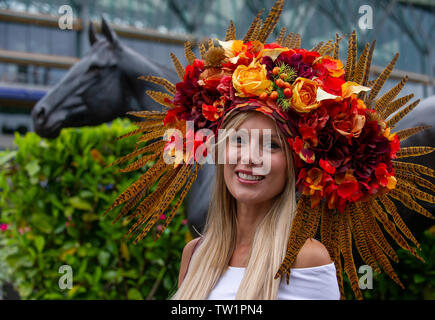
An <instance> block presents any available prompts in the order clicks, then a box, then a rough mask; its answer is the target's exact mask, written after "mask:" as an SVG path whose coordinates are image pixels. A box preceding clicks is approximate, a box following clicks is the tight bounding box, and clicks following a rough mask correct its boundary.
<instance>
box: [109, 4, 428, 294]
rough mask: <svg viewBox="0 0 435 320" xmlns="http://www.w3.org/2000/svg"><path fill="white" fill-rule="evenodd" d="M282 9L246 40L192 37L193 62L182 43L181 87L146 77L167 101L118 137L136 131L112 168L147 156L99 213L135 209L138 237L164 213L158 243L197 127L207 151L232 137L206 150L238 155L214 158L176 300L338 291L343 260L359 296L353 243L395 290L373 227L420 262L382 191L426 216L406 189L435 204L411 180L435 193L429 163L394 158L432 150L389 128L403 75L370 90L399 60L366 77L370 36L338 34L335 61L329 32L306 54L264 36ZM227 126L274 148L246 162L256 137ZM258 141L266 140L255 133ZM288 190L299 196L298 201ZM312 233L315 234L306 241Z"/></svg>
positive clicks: (391, 255)
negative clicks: (342, 53)
mask: <svg viewBox="0 0 435 320" xmlns="http://www.w3.org/2000/svg"><path fill="white" fill-rule="evenodd" d="M283 6H284V1H283V0H278V1H277V2H276V4H275V5H274V7H273V8H272V10H271V11H270V13H269V15H268V16H267V18H266V19H265V20H264V23H263V20H261V18H260V16H261V12H260V13H259V15H258V16H257V17H256V18H255V19H254V21H253V23H252V24H251V27H250V28H249V30H248V32H247V33H246V35H245V37H244V38H243V40H237V38H236V31H235V28H234V24H233V23H232V22H231V23H230V26H229V28H228V30H227V34H226V37H225V38H226V39H225V41H219V42H218V44H219V45H215V42H214V41H212V40H210V41H209V43H208V45H207V47H208V49H206V47H205V45H204V44H199V49H200V53H201V59H197V58H196V56H195V55H194V53H193V52H192V50H191V47H190V43H186V45H185V57H186V60H187V61H188V62H189V63H188V65H187V66H186V67H185V68H183V66H182V64H181V63H180V61H179V60H178V58H177V57H175V56H174V55H171V58H172V60H173V62H174V66H175V69H176V72H177V74H178V76H179V78H180V82H179V83H177V84H172V83H170V82H169V81H168V80H166V79H163V78H158V77H152V76H148V77H144V79H145V80H148V81H150V82H152V83H155V84H159V85H161V86H162V87H163V88H165V90H166V91H167V92H169V94H168V93H162V92H157V91H149V92H147V93H148V94H149V95H150V96H151V97H152V98H153V99H154V100H156V101H158V102H160V103H161V104H162V105H164V106H166V107H167V108H168V110H166V111H163V112H147V111H141V112H132V113H131V114H133V115H136V116H138V117H142V118H145V120H146V121H145V122H143V123H138V129H136V130H134V131H132V132H130V133H127V134H125V135H124V136H123V137H129V136H131V135H136V134H141V137H140V138H139V139H138V141H137V147H136V149H135V150H134V151H133V152H131V153H130V154H129V155H126V156H124V157H122V158H121V159H119V160H117V161H115V164H117V163H121V162H125V161H128V160H130V159H133V158H135V157H136V156H138V155H142V157H141V158H139V159H137V160H135V161H134V162H132V163H131V164H129V165H128V166H127V167H126V168H124V169H122V170H121V171H123V172H130V171H134V170H138V169H140V168H142V167H143V166H144V165H145V164H147V163H148V162H149V161H154V160H155V161H154V163H153V164H152V166H151V167H150V168H149V169H148V170H147V171H146V172H145V173H143V174H142V175H141V176H140V178H139V179H138V180H137V181H135V182H134V183H133V184H132V185H130V186H129V188H127V189H126V190H125V191H124V192H123V193H122V194H121V195H119V196H118V197H117V199H116V200H115V201H114V203H113V204H112V206H111V207H110V208H109V209H108V210H110V209H112V208H115V207H117V206H120V205H124V207H123V208H122V210H121V211H120V213H119V215H118V217H117V219H116V220H118V219H120V218H122V217H124V216H126V215H128V214H129V213H130V211H133V213H132V214H131V215H129V216H128V218H132V219H133V218H137V219H136V220H135V223H134V224H133V226H132V227H131V228H130V230H129V234H130V236H132V235H133V234H134V233H136V232H138V231H139V232H140V234H139V235H138V236H137V237H136V240H135V243H137V242H138V241H140V240H141V239H143V238H144V237H145V236H146V235H147V234H148V232H149V231H150V230H151V228H152V227H153V226H154V225H155V224H156V222H157V221H159V219H160V217H162V214H164V213H165V215H164V216H165V221H164V223H163V225H161V227H160V228H159V229H158V230H157V231H156V233H155V235H156V238H157V239H158V238H159V237H160V236H161V234H162V233H163V232H164V231H165V229H166V228H167V226H168V224H169V223H170V222H171V220H172V218H173V217H174V215H175V214H176V213H177V210H178V208H179V207H180V205H181V204H182V202H183V199H184V198H185V196H186V194H187V192H188V191H189V189H190V188H191V186H192V183H193V181H194V180H195V179H196V177H197V174H198V170H199V167H200V165H198V164H202V163H203V162H202V160H203V156H206V154H204V153H206V152H208V150H209V149H208V148H206V147H207V146H210V145H212V144H209V143H208V142H210V141H211V140H209V141H204V139H203V138H204V137H205V136H208V133H206V132H207V131H208V132H211V133H213V134H214V136H218V138H219V140H218V147H219V148H217V149H216V150H215V152H216V151H220V150H221V148H220V147H221V146H226V143H227V142H226V138H227V137H226V134H227V135H229V138H230V141H229V142H228V143H229V144H228V146H229V148H227V149H226V150H228V153H219V152H218V153H217V154H215V156H216V155H218V158H217V159H219V157H220V155H222V154H224V155H225V156H226V158H232V155H233V154H234V153H233V152H234V149H232V148H231V146H236V147H237V148H236V149H235V150H236V151H237V152H239V153H238V157H236V160H237V161H236V163H235V164H233V165H232V164H231V163H232V162H231V161H225V164H220V163H217V165H216V166H217V167H216V180H215V186H214V193H213V197H212V199H211V201H210V209H209V216H208V218H207V219H208V220H207V223H206V228H205V232H204V235H203V237H201V239H200V240H198V239H195V240H193V241H191V242H189V243H188V244H187V245H186V247H185V249H184V251H183V257H182V262H181V269H180V274H179V289H178V291H177V292H176V294H175V295H174V296H173V297H172V298H173V299H216V298H227V299H294V298H296V299H337V298H338V297H339V296H340V299H344V297H345V293H344V286H343V276H342V272H343V270H344V272H346V274H347V276H348V279H349V282H350V285H351V288H352V290H353V292H354V294H355V296H356V297H357V298H358V299H362V292H361V290H360V287H359V279H358V274H357V271H356V270H357V268H356V266H355V260H354V258H353V256H354V251H353V248H354V245H355V246H356V248H357V250H358V253H359V255H360V257H361V259H362V260H363V261H364V263H365V264H366V265H368V266H370V267H371V268H372V269H373V270H374V271H376V272H378V273H381V272H382V271H381V268H382V269H383V271H385V272H386V273H387V274H388V276H389V277H390V278H392V279H393V280H394V281H395V282H396V283H397V284H398V285H399V286H401V287H402V288H404V286H403V284H402V283H401V282H400V279H399V278H398V276H397V274H396V273H395V272H394V270H393V268H392V266H391V263H390V261H389V259H392V260H393V261H395V262H398V257H397V254H396V252H395V250H394V249H393V248H392V247H391V245H390V244H389V242H388V241H387V239H386V238H385V237H384V234H383V232H382V229H381V228H380V227H379V225H378V223H380V224H382V225H383V229H384V230H387V231H388V233H389V234H390V235H391V237H392V238H393V239H394V241H395V242H396V243H397V244H398V245H400V246H401V247H402V248H404V249H405V250H408V251H409V252H410V253H411V254H413V255H414V256H415V257H417V258H418V259H420V260H422V258H421V257H420V256H419V255H418V253H417V251H416V249H415V248H414V247H412V246H411V245H410V244H408V242H407V240H405V239H404V237H403V236H402V235H401V234H400V233H399V232H398V230H400V231H402V232H403V235H404V236H405V237H406V238H408V239H409V240H411V241H412V242H413V243H414V244H415V245H416V246H417V247H418V246H419V244H418V242H417V240H416V239H415V237H414V236H413V235H412V233H411V232H410V230H409V229H408V228H407V226H406V225H405V223H404V222H403V221H402V219H401V217H400V215H399V212H398V210H397V208H396V206H395V204H394V202H393V200H399V201H400V202H402V203H403V204H404V205H405V206H407V207H408V208H409V209H411V210H412V211H416V212H418V213H420V214H422V215H424V216H426V217H428V218H432V219H433V218H434V217H433V216H432V215H431V214H430V213H429V212H428V211H427V210H426V209H424V208H423V207H422V206H420V205H419V204H418V203H417V202H416V201H415V199H419V200H423V201H426V202H430V203H433V202H435V198H434V197H433V195H432V194H430V193H426V192H424V191H422V190H420V187H423V188H427V189H428V190H430V191H433V189H434V187H433V185H432V184H431V183H430V182H429V181H427V180H426V179H425V178H424V176H431V177H435V171H434V170H433V169H431V168H427V167H424V166H421V165H416V164H413V163H406V162H403V161H402V159H401V158H407V157H415V156H419V155H423V154H427V153H429V152H432V151H433V150H434V149H433V148H430V147H417V148H415V147H409V148H400V141H401V140H404V139H407V138H408V137H410V136H412V135H413V134H416V133H418V132H419V131H421V130H424V128H425V127H415V128H410V129H404V130H400V131H398V132H397V133H393V131H392V130H393V129H394V127H395V124H396V123H397V122H399V121H400V119H402V118H403V117H404V116H405V115H406V114H407V113H408V112H410V111H411V110H412V109H413V108H414V107H415V106H416V105H417V104H418V100H417V101H415V102H411V103H410V104H409V105H407V106H406V107H404V106H405V105H406V104H407V102H408V101H409V98H410V96H407V97H403V98H398V99H396V100H394V99H395V97H396V96H397V95H398V93H399V92H400V90H401V88H403V86H404V84H405V82H406V78H405V79H403V80H402V81H401V82H400V83H399V84H398V85H396V86H395V87H394V88H392V89H391V90H390V91H388V92H386V93H385V94H384V95H382V96H381V97H380V98H379V99H377V95H378V93H379V92H380V89H381V88H382V86H383V84H384V83H385V81H386V79H387V78H388V76H389V74H390V73H391V70H392V69H393V67H394V64H395V62H396V61H397V57H398V56H397V55H396V56H395V57H394V58H393V59H392V61H391V62H390V63H389V65H388V66H387V67H386V68H385V70H384V71H383V72H382V74H380V75H379V77H378V78H377V79H376V80H374V81H371V82H369V81H368V79H369V74H370V65H371V59H372V56H373V50H374V43H372V45H371V46H370V45H369V44H367V45H366V46H365V48H364V51H363V52H362V53H361V54H360V56H359V58H358V59H356V58H357V45H356V44H357V39H356V32H353V33H352V35H351V36H350V37H349V45H348V52H347V56H348V58H347V59H346V64H345V65H344V64H343V63H342V62H341V61H340V60H339V59H338V57H339V43H340V40H341V38H339V37H338V36H337V37H336V39H335V41H334V42H333V41H329V42H327V43H320V44H319V45H317V46H315V47H314V48H313V49H312V50H306V49H302V48H300V44H301V38H300V35H295V34H293V33H289V34H288V35H286V32H285V31H286V30H285V28H284V29H282V30H281V32H280V34H279V36H278V37H277V39H275V41H274V42H272V43H266V39H267V38H268V37H269V36H270V34H271V33H272V31H273V29H274V27H275V26H276V23H277V21H278V18H279V16H280V13H281V12H282V10H283ZM402 107H404V108H403V109H402V110H401V108H402ZM397 110H400V111H399V112H397V113H395V112H396V111H397ZM391 115H393V116H392V117H390V116H391ZM387 119H388V120H387ZM192 122H193V125H192ZM189 123H190V125H188V124H189ZM220 129H228V130H227V131H225V132H224V133H221V132H220ZM230 129H238V130H242V129H246V130H247V131H248V132H249V133H251V134H253V130H254V129H261V132H263V130H264V129H270V130H272V132H273V134H275V137H274V138H273V139H272V144H271V145H270V146H265V147H266V148H265V149H262V150H263V153H262V156H264V155H269V156H270V158H269V156H268V157H261V159H260V157H255V156H254V157H253V158H252V159H249V158H250V156H251V155H253V154H255V153H249V152H248V153H246V152H245V151H244V150H243V148H241V149H239V148H240V145H238V144H237V143H248V147H249V149H251V148H253V149H255V148H256V147H257V146H259V145H260V143H259V142H255V141H254V142H253V140H251V139H248V140H246V141H244V140H243V139H241V140H239V142H237V141H232V140H231V138H232V137H233V136H232V134H231V133H230ZM201 130H205V131H204V132H203V131H201ZM198 132H201V135H199V136H197V133H198ZM263 133H264V132H263ZM266 133H267V132H266ZM221 134H223V136H220V135H221ZM260 137H263V140H262V139H261V138H260V141H267V140H268V136H267V135H265V133H264V134H262V135H260ZM156 138H163V140H164V141H161V140H159V139H157V141H156ZM236 142H237V143H236ZM142 143H145V145H143V144H142ZM242 146H243V144H242ZM204 147H205V148H204ZM257 149H258V148H257ZM268 150H269V151H268ZM226 152H227V151H226ZM201 154H202V156H201ZM247 154H248V160H249V161H248V163H245V161H243V159H245V158H246V156H247ZM260 154H261V153H260ZM236 155H237V154H236ZM171 159H172V160H173V161H172V160H171ZM215 159H216V157H215ZM268 159H270V163H269V164H270V165H271V166H270V171H267V172H266V171H265V172H261V168H262V167H263V166H261V165H262V163H261V160H263V161H266V160H268ZM167 160H170V161H167ZM215 162H216V161H215ZM265 164H267V163H265ZM254 169H255V173H254V172H253V171H254ZM256 169H259V170H260V173H263V174H262V175H263V177H249V175H250V174H251V171H252V174H253V175H261V174H259V172H258V170H256ZM241 171H242V172H241ZM246 174H248V176H246ZM249 179H251V180H252V179H254V180H256V181H254V182H253V181H251V180H249ZM258 179H259V180H258ZM152 186H155V188H150V187H152ZM295 189H297V190H298V191H299V192H300V193H301V196H300V197H299V198H298V199H297V204H296V199H295ZM149 191H150V192H149ZM202 191H203V190H199V191H197V192H202ZM177 196H178V200H177V201H174V200H175V198H177ZM171 204H174V205H171ZM133 209H134V210H133ZM108 210H107V211H108ZM167 211H168V212H167ZM166 213H167V214H166ZM389 216H391V218H392V220H391V219H390V217H389ZM143 226H144V227H143ZM142 227H143V228H142ZM396 227H397V228H396ZM319 229H320V237H321V240H322V241H321V242H322V243H320V242H318V241H316V240H314V239H313V237H314V236H315V235H316V233H317V232H318V230H319ZM200 241H202V243H199V242H200ZM195 248H196V250H194V249H195ZM194 251H195V252H194ZM331 260H332V261H333V263H332V262H331ZM189 261H190V263H189ZM283 276H286V277H283ZM279 278H281V279H283V280H284V278H285V280H286V281H278V279H279ZM337 283H338V288H339V294H338V289H337Z"/></svg>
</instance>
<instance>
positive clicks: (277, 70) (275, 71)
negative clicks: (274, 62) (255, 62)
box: [272, 67, 280, 76]
mask: <svg viewBox="0 0 435 320" xmlns="http://www.w3.org/2000/svg"><path fill="white" fill-rule="evenodd" d="M279 70H280V68H279V67H275V68H273V70H272V73H273V74H274V75H276V76H277V75H278V73H279Z"/></svg>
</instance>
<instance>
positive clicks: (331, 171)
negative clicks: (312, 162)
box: [319, 159, 335, 174]
mask: <svg viewBox="0 0 435 320" xmlns="http://www.w3.org/2000/svg"><path fill="white" fill-rule="evenodd" d="M319 165H320V168H322V169H323V170H325V171H326V172H327V173H329V174H334V173H335V167H333V166H332V165H331V164H330V163H329V162H328V161H325V160H323V159H320V160H319Z"/></svg>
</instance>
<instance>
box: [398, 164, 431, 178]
mask: <svg viewBox="0 0 435 320" xmlns="http://www.w3.org/2000/svg"><path fill="white" fill-rule="evenodd" d="M391 163H392V165H393V168H394V169H395V170H397V171H402V172H405V173H411V172H412V173H417V174H424V175H426V176H429V177H432V178H435V170H433V169H431V168H428V167H426V166H423V165H421V164H417V163H408V162H401V161H395V160H392V161H391Z"/></svg>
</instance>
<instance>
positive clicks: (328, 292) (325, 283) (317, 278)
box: [207, 262, 340, 300]
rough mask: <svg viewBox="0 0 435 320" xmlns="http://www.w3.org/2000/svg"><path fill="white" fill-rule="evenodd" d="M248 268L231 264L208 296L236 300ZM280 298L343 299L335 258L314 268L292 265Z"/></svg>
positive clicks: (216, 298)
mask: <svg viewBox="0 0 435 320" xmlns="http://www.w3.org/2000/svg"><path fill="white" fill-rule="evenodd" d="M244 274H245V268H241V267H232V266H228V269H227V270H226V271H225V272H224V273H223V274H222V276H221V277H220V278H219V280H218V282H217V284H216V286H215V287H214V288H213V290H212V291H211V293H210V295H209V296H208V298H207V300H234V299H235V297H236V292H237V290H238V288H239V285H240V282H241V281H242V279H243V275H244ZM277 298H278V300H339V299H340V290H339V288H338V281H337V276H336V269H335V265H334V262H331V263H330V264H326V265H323V266H318V267H311V268H292V269H291V272H290V281H289V284H287V282H286V276H285V275H284V276H282V277H281V282H280V286H279V289H278V296H277Z"/></svg>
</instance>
